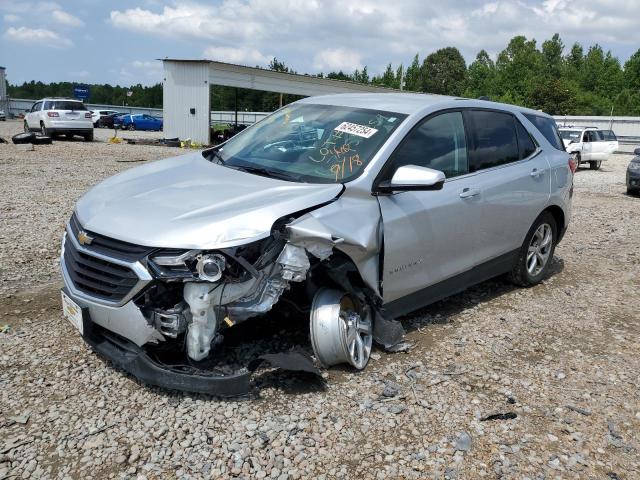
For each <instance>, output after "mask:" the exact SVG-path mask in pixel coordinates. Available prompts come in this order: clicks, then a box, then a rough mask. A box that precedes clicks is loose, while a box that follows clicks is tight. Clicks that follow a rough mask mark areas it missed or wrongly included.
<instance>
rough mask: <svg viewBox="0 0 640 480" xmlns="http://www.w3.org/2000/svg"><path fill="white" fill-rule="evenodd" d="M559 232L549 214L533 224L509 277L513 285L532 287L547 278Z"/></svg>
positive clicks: (543, 214)
mask: <svg viewBox="0 0 640 480" xmlns="http://www.w3.org/2000/svg"><path fill="white" fill-rule="evenodd" d="M557 232H558V227H557V225H556V221H555V219H554V218H553V215H551V214H550V213H549V212H544V213H542V214H541V215H540V216H539V217H538V218H537V219H536V221H535V222H533V225H531V228H530V229H529V232H528V233H527V236H526V237H525V239H524V242H523V244H522V247H521V248H520V253H519V255H518V260H517V261H516V264H515V265H514V267H513V270H512V271H511V273H510V275H509V277H510V279H511V281H512V282H513V283H515V284H516V285H519V286H521V287H531V286H533V285H536V284H538V283H540V282H541V281H542V280H543V279H544V278H545V277H546V275H547V273H548V272H549V266H550V265H551V260H552V259H553V252H554V251H555V249H556V241H557V238H558V233H557Z"/></svg>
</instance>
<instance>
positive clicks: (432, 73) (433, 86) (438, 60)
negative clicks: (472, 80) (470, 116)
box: [421, 47, 467, 95]
mask: <svg viewBox="0 0 640 480" xmlns="http://www.w3.org/2000/svg"><path fill="white" fill-rule="evenodd" d="M421 76H422V89H421V90H422V91H423V92H428V93H439V94H443V95H462V93H463V92H464V90H465V88H466V84H467V66H466V64H465V62H464V58H463V57H462V54H461V53H460V51H459V50H458V49H457V48H455V47H446V48H441V49H440V50H437V51H435V52H434V53H432V54H431V55H429V56H427V58H425V59H424V62H423V63H422V69H421Z"/></svg>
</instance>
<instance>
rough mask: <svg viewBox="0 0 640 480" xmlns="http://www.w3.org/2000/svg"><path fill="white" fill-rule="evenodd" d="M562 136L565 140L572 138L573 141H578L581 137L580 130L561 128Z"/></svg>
mask: <svg viewBox="0 0 640 480" xmlns="http://www.w3.org/2000/svg"><path fill="white" fill-rule="evenodd" d="M560 136H561V137H562V139H563V140H571V141H572V142H578V141H579V139H580V131H579V130H560Z"/></svg>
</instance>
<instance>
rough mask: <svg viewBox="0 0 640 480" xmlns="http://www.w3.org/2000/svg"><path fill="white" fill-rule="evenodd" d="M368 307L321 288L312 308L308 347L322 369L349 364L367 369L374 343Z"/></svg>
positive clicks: (339, 293)
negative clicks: (311, 348) (311, 349)
mask: <svg viewBox="0 0 640 480" xmlns="http://www.w3.org/2000/svg"><path fill="white" fill-rule="evenodd" d="M371 317H372V316H371V311H370V309H369V307H368V306H366V305H365V306H362V307H361V306H359V305H358V302H357V301H356V300H355V299H353V298H352V297H351V295H349V294H348V293H345V292H341V291H339V290H333V289H330V288H321V289H320V290H318V292H317V293H316V295H315V296H314V298H313V303H312V305H311V319H310V328H311V346H312V347H313V352H314V353H315V355H316V358H317V359H318V361H319V362H320V363H321V364H322V365H323V366H324V367H330V366H331V365H338V364H341V363H348V364H350V365H351V366H353V367H355V368H357V369H358V370H362V369H363V368H364V367H366V366H367V363H368V362H369V357H370V356H371V345H372V343H373V323H372V320H371Z"/></svg>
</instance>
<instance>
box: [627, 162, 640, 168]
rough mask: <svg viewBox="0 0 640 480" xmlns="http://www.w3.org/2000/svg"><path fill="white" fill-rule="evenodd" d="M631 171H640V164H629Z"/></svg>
mask: <svg viewBox="0 0 640 480" xmlns="http://www.w3.org/2000/svg"><path fill="white" fill-rule="evenodd" d="M629 170H640V162H631V163H630V164H629Z"/></svg>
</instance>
